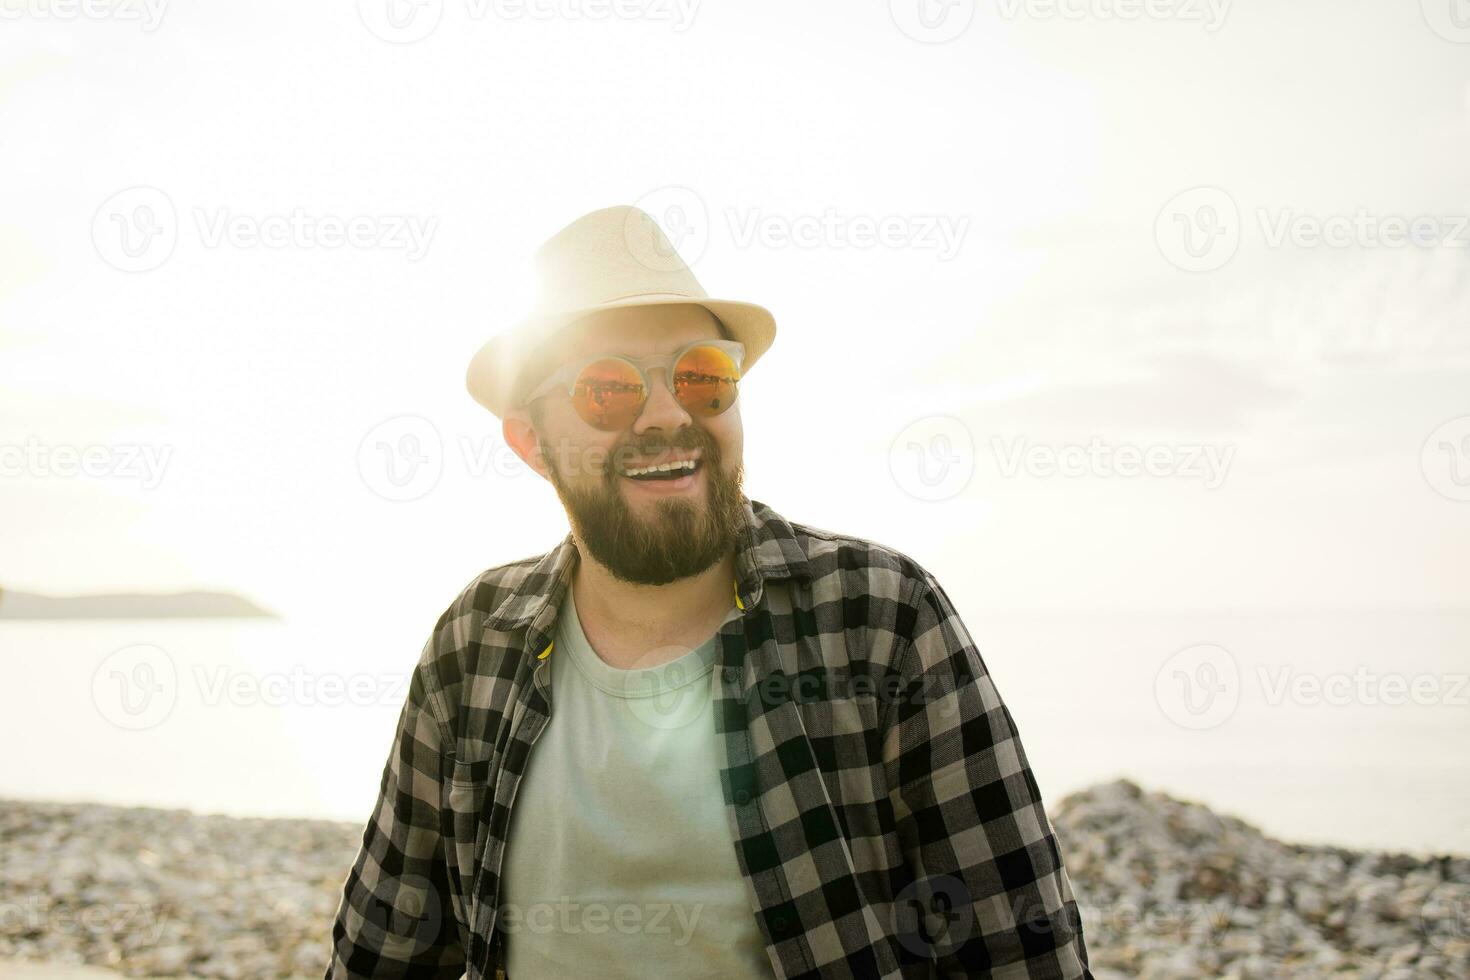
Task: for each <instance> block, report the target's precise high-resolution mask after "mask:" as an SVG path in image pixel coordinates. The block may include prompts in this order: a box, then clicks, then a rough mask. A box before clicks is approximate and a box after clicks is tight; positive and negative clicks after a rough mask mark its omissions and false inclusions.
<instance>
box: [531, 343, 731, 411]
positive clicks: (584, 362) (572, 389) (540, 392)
mask: <svg viewBox="0 0 1470 980" xmlns="http://www.w3.org/2000/svg"><path fill="white" fill-rule="evenodd" d="M696 347H715V348H718V349H719V350H722V351H724V352H725V353H726V354H728V355H729V357H730V359H731V360H732V361H734V362H735V370H736V371H739V372H740V377H739V378H736V379H735V385H736V387H735V391H736V393H737V395H738V394H739V391H740V380H741V379H742V378H744V377H745V366H744V364H745V345H744V344H742V343H741V342H740V341H738V340H725V339H723V338H721V339H718V340H692V341H690V342H689V343H687V344H685V345H684V346H683V347H680V348H679V349H678V350H676V351H674V352H673V353H672V354H649V355H648V356H647V357H629V356H628V355H627V354H619V353H617V352H615V351H606V352H604V353H601V354H593V355H591V356H588V357H579V358H577V359H576V360H574V361H567V362H566V363H565V364H563V365H562V366H561V367H559V368H557V369H556V370H555V371H553V372H551V374H550V376H549V377H547V379H546V380H545V381H543V382H541V384H539V385H537V386H536V389H535V390H534V391H532V392H531V394H530V395H528V396H527V397H526V400H525V402H524V403H523V404H524V405H530V404H531V403H532V402H534V401H535V400H536V399H538V398H544V397H546V396H547V395H549V394H551V393H552V392H553V391H556V390H558V389H560V390H562V391H565V392H566V393H567V397H568V398H571V397H572V396H574V395H575V394H576V393H577V377H578V375H580V374H581V373H582V369H583V368H585V367H588V366H589V365H592V364H596V363H597V362H598V361H604V360H607V359H609V358H612V359H614V360H619V361H626V362H627V363H629V364H631V365H633V368H634V370H636V371H637V372H638V376H639V378H641V379H642V381H643V390H644V392H645V394H644V405H645V406H646V405H647V404H648V396H647V394H646V393H647V392H649V391H652V390H653V383H652V382H651V381H650V380H649V378H648V372H649V371H652V370H653V369H655V368H663V369H664V381H665V382H666V383H667V384H668V387H669V391H670V392H671V393H672V392H673V390H674V382H673V378H672V377H670V375H669V371H670V369H671V368H672V367H673V366H674V365H675V364H676V363H678V361H679V358H681V357H683V356H684V355H685V354H687V353H689V352H690V351H691V350H693V349H694V348H696ZM730 404H731V405H733V404H735V402H734V400H733V399H732V400H731V402H730ZM727 410H728V407H727V408H726V409H722V410H721V411H720V412H719V413H718V414H720V415H723V414H724V413H725V411H727ZM639 411H642V409H639Z"/></svg>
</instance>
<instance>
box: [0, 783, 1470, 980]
mask: <svg viewBox="0 0 1470 980" xmlns="http://www.w3.org/2000/svg"><path fill="white" fill-rule="evenodd" d="M1049 811H1050V813H1051V817H1052V822H1053V824H1054V825H1055V828H1056V831H1057V835H1058V838H1059V840H1060V841H1061V843H1062V848H1063V852H1064V855H1065V858H1066V862H1067V867H1068V871H1069V873H1070V874H1071V878H1072V882H1073V885H1074V888H1075V889H1076V892H1077V897H1078V901H1079V904H1080V905H1081V907H1082V913H1083V923H1084V927H1085V931H1086V937H1087V947H1088V953H1089V956H1090V959H1091V962H1092V966H1093V970H1094V973H1095V974H1096V976H1097V977H1098V978H1099V980H1114V978H1121V977H1141V978H1145V980H1175V978H1178V980H1185V978H1188V980H1197V978H1201V977H1226V978H1233V980H1266V978H1273V980H1274V978H1278V977H1279V978H1319V977H1323V978H1325V977H1333V978H1363V980H1368V978H1374V980H1399V978H1404V980H1407V978H1420V977H1432V978H1441V977H1442V978H1463V977H1467V976H1470V857H1464V856H1426V855H1415V856H1410V855H1403V854H1390V853H1378V852H1360V851H1349V850H1344V849H1340V848H1334V847H1322V846H1311V845H1299V844H1288V843H1282V842H1280V841H1276V840H1272V839H1271V838H1269V837H1266V836H1265V835H1264V834H1262V833H1261V832H1260V831H1259V830H1257V829H1255V828H1254V827H1252V826H1250V825H1249V824H1246V823H1244V822H1242V821H1240V820H1236V819H1234V818H1231V817H1228V816H1222V815H1219V814H1216V813H1215V812H1213V811H1212V810H1210V809H1208V808H1206V807H1204V806H1200V805H1198V804H1193V803H1189V802H1185V801H1181V800H1177V799H1174V798H1171V797H1169V796H1166V795H1164V794H1161V793H1150V792H1145V791H1143V790H1141V789H1140V788H1139V787H1137V786H1135V785H1134V784H1132V783H1129V782H1126V781H1119V782H1114V783H1108V784H1104V785H1101V786H1096V787H1093V788H1091V789H1089V790H1085V791H1083V792H1079V793H1074V794H1072V795H1071V796H1068V797H1065V798H1063V799H1061V800H1059V801H1057V802H1056V803H1055V804H1053V805H1052V806H1051V807H1050V808H1049ZM361 833H362V828H361V827H360V826H357V825H353V824H347V823H333V822H328V821H317V820H268V819H241V818H235V817H224V816H205V815H199V814H194V813H190V812H188V811H183V810H161V809H149V808H130V807H110V806H101V805H93V804H71V803H65V804H64V803H35V802H21V801H13V800H0V975H7V976H8V975H16V976H26V977H32V976H34V977H37V978H41V977H47V978H51V980H63V978H68V977H73V976H74V977H77V978H81V977H89V978H92V977H104V976H107V975H109V972H108V971H112V972H114V973H115V974H117V975H125V976H132V977H186V976H187V977H222V978H231V980H247V978H267V977H268V978H280V977H305V978H313V980H315V978H319V977H320V976H321V975H322V972H323V970H324V968H325V965H326V957H327V943H328V936H329V933H330V928H331V921H332V916H333V914H334V913H335V911H336V908H337V902H338V900H339V897H340V894H341V888H342V884H343V881H344V879H345V877H346V874H347V869H348V867H349V865H350V864H351V862H352V859H353V857H354V856H355V854H356V849H357V845H358V841H359V839H360V837H361ZM73 971H74V972H73Z"/></svg>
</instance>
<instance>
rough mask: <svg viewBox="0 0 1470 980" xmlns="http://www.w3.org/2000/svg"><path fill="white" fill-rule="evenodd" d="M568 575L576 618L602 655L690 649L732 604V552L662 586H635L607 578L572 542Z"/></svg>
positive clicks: (600, 566) (722, 618)
mask: <svg viewBox="0 0 1470 980" xmlns="http://www.w3.org/2000/svg"><path fill="white" fill-rule="evenodd" d="M578 551H579V552H580V558H581V560H580V561H578V562H577V568H576V571H575V573H574V574H573V578H572V588H573V590H574V591H575V593H576V603H577V616H578V618H579V619H580V620H581V621H582V628H583V630H584V631H585V632H586V633H587V639H588V640H589V641H590V642H591V643H592V645H593V647H594V648H595V649H596V650H597V652H598V653H599V654H600V655H602V657H603V659H609V658H610V657H618V658H619V659H621V655H622V654H625V653H628V652H632V651H638V650H647V649H648V647H650V646H666V645H683V646H686V647H690V648H693V647H695V646H697V645H698V644H700V643H703V642H704V641H705V640H707V639H709V637H710V635H711V634H712V633H714V631H715V630H717V629H719V627H720V625H721V624H722V623H723V622H724V621H725V617H726V616H727V615H728V614H729V611H730V610H731V609H732V608H734V605H735V555H734V553H733V552H732V553H731V554H728V555H726V556H725V557H724V558H722V559H720V560H719V561H717V562H715V563H714V564H713V565H711V566H710V567H709V568H707V569H705V570H704V571H702V572H700V573H699V574H698V575H691V576H689V577H688V578H682V579H679V580H678V581H675V582H669V583H668V584H667V585H636V584H634V583H632V582H625V581H623V580H622V579H619V578H616V577H614V576H613V574H612V572H610V571H608V569H607V567H606V566H605V565H603V564H601V563H599V562H598V561H597V560H596V559H594V558H592V557H590V555H589V554H588V552H587V549H586V548H584V547H582V546H581V544H580V542H579V543H578Z"/></svg>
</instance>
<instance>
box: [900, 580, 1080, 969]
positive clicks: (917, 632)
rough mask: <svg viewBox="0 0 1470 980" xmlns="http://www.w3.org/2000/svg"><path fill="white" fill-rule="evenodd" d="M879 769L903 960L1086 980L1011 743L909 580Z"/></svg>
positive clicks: (954, 634)
mask: <svg viewBox="0 0 1470 980" xmlns="http://www.w3.org/2000/svg"><path fill="white" fill-rule="evenodd" d="M911 608H912V609H913V610H914V622H913V629H912V633H911V638H910V640H909V643H908V645H907V647H906V649H905V650H904V651H903V653H902V656H901V661H900V665H899V670H900V672H901V676H902V679H903V684H902V689H901V692H902V693H901V695H900V697H898V699H897V700H896V701H895V703H893V704H892V705H890V706H889V707H888V708H887V709H886V714H885V719H884V724H883V739H884V742H883V760H884V770H885V775H886V777H887V787H888V790H889V803H890V804H891V805H892V807H893V810H894V815H895V820H896V823H897V827H898V836H899V841H900V845H901V847H902V849H903V852H904V856H905V859H906V860H905V863H906V867H905V874H904V877H905V881H906V885H905V887H904V888H903V890H902V891H901V892H900V893H899V894H898V896H897V900H896V902H895V919H896V922H895V930H896V934H897V938H898V939H899V942H900V945H901V947H902V949H903V950H904V954H903V955H905V956H908V957H912V958H913V959H914V960H916V961H919V962H922V961H925V960H928V961H931V962H932V963H933V964H934V968H935V974H936V975H937V976H941V977H995V978H1004V980H1037V978H1048V980H1051V978H1058V980H1072V978H1079V977H1080V978H1091V976H1092V974H1091V973H1090V972H1089V969H1088V964H1087V952H1086V949H1085V946H1084V944H1083V939H1082V926H1081V920H1080V918H1079V914H1078V908H1077V903H1076V901H1075V899H1074V897H1073V894H1072V886H1071V883H1070V882H1069V881H1068V879H1067V873H1066V870H1065V869H1064V868H1063V866H1062V857H1061V852H1060V850H1059V849H1058V847H1057V841H1056V838H1055V836H1054V835H1053V832H1052V827H1051V824H1050V822H1049V821H1048V820H1047V816H1046V813H1045V811H1044V809H1043V808H1042V803H1041V792H1040V790H1039V789H1038V788H1037V785H1036V781H1035V779H1034V778H1033V777H1032V774H1031V769H1030V766H1029V765H1028V764H1027V761H1026V754H1025V752H1024V751H1022V748H1021V740H1020V736H1019V735H1018V733H1017V731H1016V725H1015V722H1014V720H1013V719H1012V718H1011V714H1010V712H1009V711H1008V710H1007V709H1006V706H1005V704H1004V703H1003V702H1002V701H1001V698H1000V695H999V693H997V691H996V689H995V685H994V684H992V683H991V679H990V675H989V672H988V671H987V670H986V667H985V664H984V662H983V661H982V660H981V658H980V654H979V652H978V651H977V650H976V648H975V645H974V643H973V642H972V641H971V639H970V636H969V633H968V632H967V631H966V629H965V627H964V624H963V623H962V622H961V621H960V617H959V614H958V613H957V612H956V611H955V608H954V606H953V605H952V604H951V602H950V600H949V597H948V596H947V595H946V594H945V592H944V590H943V589H942V588H940V586H939V583H938V582H937V581H936V580H935V579H934V578H933V576H931V575H929V574H928V573H924V574H923V575H921V576H920V580H919V581H918V582H917V583H916V585H915V589H914V594H913V597H912V602H911Z"/></svg>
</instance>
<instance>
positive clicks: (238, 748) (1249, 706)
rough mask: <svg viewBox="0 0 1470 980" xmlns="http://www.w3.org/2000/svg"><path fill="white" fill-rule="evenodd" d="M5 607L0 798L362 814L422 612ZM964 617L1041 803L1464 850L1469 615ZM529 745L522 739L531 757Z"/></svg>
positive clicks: (1338, 839) (1321, 839)
mask: <svg viewBox="0 0 1470 980" xmlns="http://www.w3.org/2000/svg"><path fill="white" fill-rule="evenodd" d="M355 622H356V623H357V624H358V625H359V626H360V629H354V630H351V631H344V629H343V627H342V625H341V623H340V622H330V623H329V622H306V621H300V620H294V619H286V620H282V621H259V622H257V621H238V620H186V621H180V620H105V621H98V620H91V621H85V622H56V621H41V622H35V621H28V622H4V623H0V651H3V656H4V660H5V666H6V674H7V677H8V678H9V680H10V683H9V684H7V685H5V687H4V690H3V693H0V711H3V713H4V717H5V718H6V719H7V721H6V727H7V729H8V730H9V732H10V734H11V737H12V739H13V742H12V744H15V745H17V746H24V745H26V744H27V743H28V742H31V741H32V740H34V742H35V743H36V744H38V745H45V746H46V750H45V751H38V752H36V753H28V752H25V751H16V752H11V753H7V754H6V755H5V757H4V758H3V759H0V796H5V797H11V798H15V799H26V800H56V801H64V802H95V803H106V804H112V805H123V806H152V807H166V808H184V809H189V810H193V811H196V812H200V813H220V814H228V815H233V816H251V817H300V818H314V819H329V820H343V821H348V822H353V823H363V822H365V821H366V820H367V818H368V815H369V813H370V811H371V809H372V806H373V804H374V801H375V800H376V797H377V790H378V785H379V781H380V779H381V775H382V767H383V764H384V762H385V760H386V758H387V752H388V749H389V746H390V743H391V740H392V735H393V728H394V725H395V723H396V721H397V718H398V713H399V710H400V708H401V706H402V703H403V699H404V697H406V694H407V678H408V673H409V671H410V670H411V669H412V667H413V664H414V663H415V662H416V660H417V657H418V651H419V649H420V648H421V647H422V643H423V637H422V635H416V632H417V631H418V630H419V629H421V627H422V624H408V623H394V622H386V623H373V624H371V625H369V624H367V623H366V622H365V621H363V620H356V621H355ZM965 622H966V625H967V627H968V628H969V630H970V633H971V635H972V637H973V638H974V640H975V643H976V646H977V647H978V648H979V649H980V651H981V655H982V657H983V658H984V660H985V663H986V665H987V667H988V669H989V670H990V673H991V676H992V678H993V679H994V682H995V684H996V686H997V688H998V690H999V691H1000V693H1001V696H1002V697H1003V698H1004V699H1005V701H1006V704H1007V706H1008V708H1009V709H1010V711H1011V713H1012V715H1013V716H1014V718H1015V720H1016V724H1017V726H1018V728H1019V729H1020V732H1021V738H1022V743H1023V745H1024V746H1025V749H1026V752H1027V755H1028V756H1029V758H1030V761H1031V764H1032V767H1033V769H1034V771H1035V774H1036V778H1037V781H1038V783H1039V784H1040V786H1041V789H1042V792H1043V795H1044V799H1045V800H1046V801H1047V803H1048V804H1049V805H1054V804H1055V803H1056V802H1058V801H1059V800H1060V799H1061V797H1062V796H1064V795H1066V794H1068V793H1071V792H1074V791H1078V790H1081V789H1085V788H1087V787H1089V786H1092V785H1095V784H1098V783H1102V782H1107V781H1111V780H1113V779H1118V778H1126V779H1130V780H1133V781H1134V782H1136V783H1138V784H1139V785H1141V786H1143V787H1145V788H1146V789H1150V790H1162V791H1164V792H1167V793H1170V794H1171V795H1175V796H1179V797H1182V798H1185V799H1189V800H1195V801H1198V802H1201V803H1205V804H1207V805H1209V806H1210V807H1212V808H1214V809H1215V810H1217V811H1219V812H1222V813H1228V814H1231V815H1234V816H1238V817H1240V818H1242V819H1245V820H1247V821H1249V822H1251V823H1253V824H1256V825H1257V826H1259V827H1260V828H1261V829H1262V830H1263V831H1265V832H1266V833H1267V834H1269V835H1271V836H1273V837H1277V838H1279V839H1282V840H1286V841H1292V842H1301V843H1312V844H1330V845H1337V846H1343V847H1350V848H1355V849H1374V850H1391V851H1409V852H1414V853H1420V854H1433V853H1446V852H1449V853H1460V854H1467V853H1470V761H1467V759H1466V755H1465V753H1464V751H1463V747H1464V746H1465V745H1467V744H1470V703H1467V702H1470V690H1467V687H1466V684H1467V674H1466V671H1467V669H1470V656H1467V652H1470V613H1465V612H1460V611H1445V612H1407V611H1405V612H1375V611H1355V612H1341V611H1337V612H1331V613H1328V612H1321V611H1314V612H1309V613H1300V614H1293V613H1282V612H1273V613H1250V614H1190V615H1187V616H1185V615H1178V614H1164V613H1160V614H1143V613H1116V614H1108V615H1095V614H1079V615H1052V614H1045V615H1043V614H1025V615H1017V614H1007V615H979V616H966V617H965ZM533 758H534V754H533Z"/></svg>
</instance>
